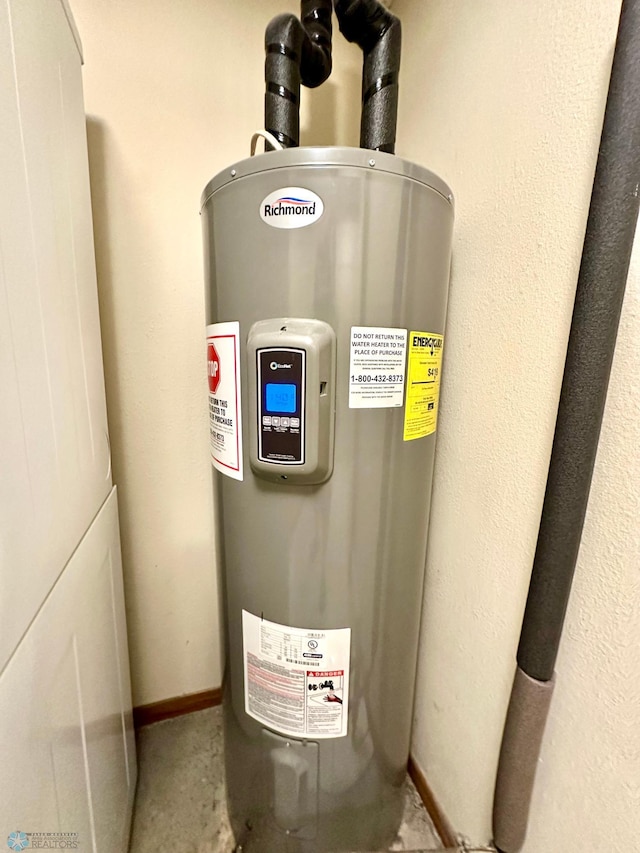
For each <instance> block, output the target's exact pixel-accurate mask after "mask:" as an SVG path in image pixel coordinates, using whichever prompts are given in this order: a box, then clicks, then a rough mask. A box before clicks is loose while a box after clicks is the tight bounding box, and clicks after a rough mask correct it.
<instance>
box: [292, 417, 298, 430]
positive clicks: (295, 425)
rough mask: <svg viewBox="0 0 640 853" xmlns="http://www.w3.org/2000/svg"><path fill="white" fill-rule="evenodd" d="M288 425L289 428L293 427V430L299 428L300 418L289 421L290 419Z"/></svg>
mask: <svg viewBox="0 0 640 853" xmlns="http://www.w3.org/2000/svg"><path fill="white" fill-rule="evenodd" d="M290 424H291V426H292V427H293V429H299V427H300V418H291V419H290Z"/></svg>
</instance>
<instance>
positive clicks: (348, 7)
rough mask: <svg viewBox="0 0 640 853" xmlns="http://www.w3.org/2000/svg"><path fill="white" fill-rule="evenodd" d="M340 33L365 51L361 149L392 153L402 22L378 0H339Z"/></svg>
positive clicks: (396, 113)
mask: <svg viewBox="0 0 640 853" xmlns="http://www.w3.org/2000/svg"><path fill="white" fill-rule="evenodd" d="M335 7H336V15H337V17H338V24H339V26H340V32H341V33H342V34H343V36H344V37H345V38H346V39H347V40H348V41H351V42H355V43H356V44H357V45H358V46H359V47H361V48H362V52H363V54H364V65H363V69H362V120H361V124H360V146H361V147H362V148H372V149H373V150H375V151H388V152H389V153H390V154H393V153H394V151H395V146H396V125H397V121H398V73H399V71H400V48H401V42H402V33H401V26H400V21H399V20H398V18H396V17H395V15H392V14H391V12H389V11H388V10H387V9H385V7H384V6H383V5H382V4H381V3H379V2H378V0H336V3H335Z"/></svg>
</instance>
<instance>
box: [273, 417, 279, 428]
mask: <svg viewBox="0 0 640 853" xmlns="http://www.w3.org/2000/svg"><path fill="white" fill-rule="evenodd" d="M271 423H272V425H273V426H274V427H279V426H280V418H271Z"/></svg>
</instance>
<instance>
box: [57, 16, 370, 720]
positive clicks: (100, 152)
mask: <svg viewBox="0 0 640 853" xmlns="http://www.w3.org/2000/svg"><path fill="white" fill-rule="evenodd" d="M298 10H299V4H298V3H297V2H291V0H243V2H242V3H228V2H222V0H184V2H180V3H177V2H174V0H153V2H151V0H135V2H127V0H73V11H74V15H75V17H76V21H77V24H78V29H79V30H80V34H81V37H82V40H83V45H84V56H85V68H84V82H85V101H86V108H87V113H88V115H89V143H90V160H91V173H92V174H91V177H92V195H93V205H94V228H95V234H96V252H97V262H98V279H99V289H100V300H101V318H102V327H103V341H104V356H105V371H106V380H107V402H108V409H109V422H110V431H111V442H112V450H113V464H114V479H115V481H116V482H117V483H118V486H119V493H120V499H121V525H122V544H123V559H124V571H125V579H126V594H127V607H128V618H129V633H130V640H131V642H130V648H131V658H132V661H131V662H132V675H133V689H134V704H137V705H139V704H144V703H147V702H153V701H156V700H159V699H164V698H167V697H171V696H176V695H179V694H182V693H191V692H195V691H198V690H203V689H207V688H210V687H214V686H218V685H219V684H220V665H219V637H218V610H217V601H216V579H215V566H214V542H213V527H212V522H211V518H212V501H211V478H210V474H209V464H208V458H209V456H208V454H209V451H208V425H207V419H206V413H207V402H206V377H205V369H204V368H205V361H204V354H205V350H204V344H203V342H204V285H203V275H202V245H201V236H200V221H199V217H198V209H199V199H200V193H201V191H202V190H203V188H204V185H205V183H206V182H207V181H208V179H209V178H210V177H212V175H214V174H215V173H216V172H218V171H219V170H220V169H222V168H224V167H225V166H227V165H228V164H229V163H232V162H234V161H235V160H239V159H241V158H242V157H245V156H247V155H248V153H249V140H250V136H251V134H252V132H253V131H254V130H255V129H257V128H258V127H262V124H263V116H262V109H263V64H264V48H263V44H264V29H265V26H266V24H267V22H268V20H269V18H270V17H271V16H273V15H275V14H277V13H279V12H282V11H298ZM335 59H336V71H335V73H334V75H333V77H332V78H331V81H330V82H329V83H328V84H326V85H325V86H323V87H322V89H319V90H317V91H315V92H313V93H306V94H305V98H304V110H303V131H302V141H303V144H304V142H305V140H306V141H307V144H308V142H309V141H310V140H313V141H314V142H317V143H319V144H333V143H336V142H343V143H347V144H353V145H357V140H358V121H359V119H358V113H357V110H353V109H352V107H353V103H357V102H358V86H359V78H360V52H359V51H358V49H357V48H353V47H351V46H349V45H347V44H346V43H345V42H344V40H343V39H340V40H339V44H338V48H337V50H336V55H335ZM339 83H342V84H343V86H344V88H345V89H346V91H345V92H344V93H341V94H340V97H339V98H338V97H337V94H338V87H339Z"/></svg>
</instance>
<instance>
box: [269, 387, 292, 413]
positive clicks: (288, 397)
mask: <svg viewBox="0 0 640 853" xmlns="http://www.w3.org/2000/svg"><path fill="white" fill-rule="evenodd" d="M265 388H266V392H267V393H266V411H267V412H276V413H279V414H285V415H292V414H293V413H294V412H295V410H296V386H295V385H285V384H284V383H280V382H278V383H275V382H267V384H266V386H265Z"/></svg>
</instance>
